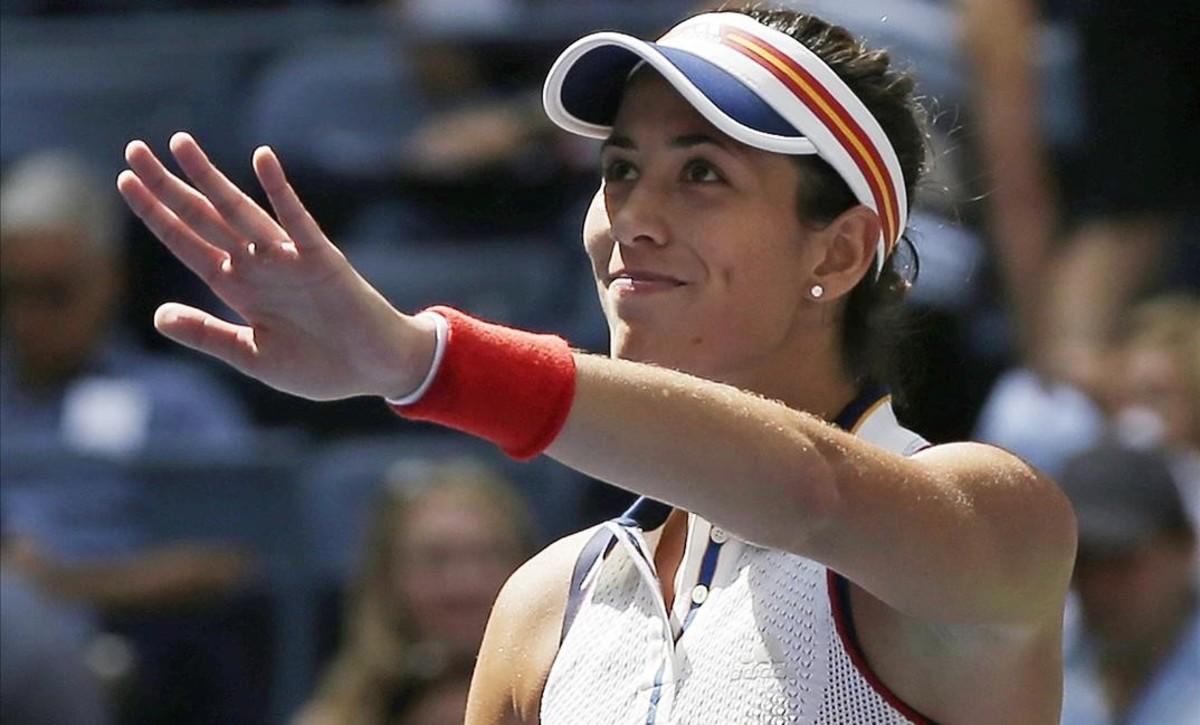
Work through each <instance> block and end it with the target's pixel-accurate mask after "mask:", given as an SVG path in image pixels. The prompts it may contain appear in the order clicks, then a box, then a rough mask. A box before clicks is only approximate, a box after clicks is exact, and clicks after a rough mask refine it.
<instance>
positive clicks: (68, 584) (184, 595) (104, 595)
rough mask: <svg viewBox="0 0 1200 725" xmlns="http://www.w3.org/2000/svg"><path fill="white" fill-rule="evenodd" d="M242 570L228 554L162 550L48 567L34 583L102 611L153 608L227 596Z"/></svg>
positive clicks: (181, 549) (65, 597)
mask: <svg viewBox="0 0 1200 725" xmlns="http://www.w3.org/2000/svg"><path fill="white" fill-rule="evenodd" d="M241 569H242V565H241V564H240V563H239V562H237V561H235V560H234V559H233V558H232V557H231V556H230V555H229V554H227V553H224V552H213V553H211V554H208V553H206V552H204V551H203V550H199V549H197V550H192V549H185V548H180V549H174V548H172V549H162V550H156V551H150V552H146V553H143V554H138V555H135V556H132V557H128V558H123V559H120V560H114V561H102V562H87V563H50V564H48V565H47V566H45V567H43V568H42V570H41V571H40V572H39V574H38V579H39V581H40V582H41V583H42V585H43V586H45V587H46V588H47V590H49V591H50V592H52V593H53V594H54V595H55V596H58V597H61V598H63V599H67V600H71V601H76V602H81V603H85V604H88V605H90V606H93V607H98V608H100V609H124V608H140V607H152V606H157V605H167V604H172V603H178V602H185V601H189V600H193V599H195V598H197V597H205V596H212V595H215V594H219V593H221V592H224V591H227V590H228V589H229V588H230V587H232V586H233V585H234V583H235V582H236V580H237V579H238V578H239V577H240V576H241V574H240V572H241Z"/></svg>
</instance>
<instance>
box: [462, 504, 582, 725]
mask: <svg viewBox="0 0 1200 725" xmlns="http://www.w3.org/2000/svg"><path fill="white" fill-rule="evenodd" d="M597 528H598V527H592V528H589V529H585V530H583V531H580V532H577V533H574V534H571V535H569V536H566V537H563V538H562V539H559V540H558V541H555V542H554V543H552V544H550V545H549V546H547V547H546V548H545V549H543V550H542V551H541V552H540V553H539V554H537V555H536V556H534V557H533V558H532V559H530V560H529V561H528V562H526V563H525V564H524V565H522V566H521V567H520V568H519V569H517V571H516V572H514V573H513V574H512V576H511V577H509V579H508V581H507V582H505V584H504V587H503V588H502V589H501V590H500V594H499V595H498V596H497V597H496V603H495V605H494V606H493V607H492V615H491V619H490V620H489V621H488V626H487V633H486V634H485V635H484V640H483V645H482V646H481V648H480V652H479V661H478V663H477V665H476V669H475V677H474V680H473V682H472V684H471V698H470V704H469V708H468V722H470V723H472V724H487V725H491V724H492V723H512V722H527V723H535V722H537V721H538V711H539V708H540V705H541V697H542V688H543V687H544V686H545V683H546V678H547V677H548V676H549V674H550V667H551V665H552V664H553V663H554V658H555V656H556V655H557V654H558V643H559V635H560V633H561V627H562V621H563V614H564V612H565V611H566V605H567V594H568V589H569V587H570V582H571V574H572V572H573V570H574V568H575V562H576V560H577V559H578V558H579V554H580V551H581V550H582V549H583V547H584V545H585V544H586V543H587V542H588V540H589V539H590V538H591V537H592V535H593V534H594V533H595V531H596V529H597Z"/></svg>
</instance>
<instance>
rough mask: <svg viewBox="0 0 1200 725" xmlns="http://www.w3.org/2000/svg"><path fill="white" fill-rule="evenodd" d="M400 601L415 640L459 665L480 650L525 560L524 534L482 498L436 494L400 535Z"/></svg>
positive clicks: (413, 512) (416, 509)
mask: <svg viewBox="0 0 1200 725" xmlns="http://www.w3.org/2000/svg"><path fill="white" fill-rule="evenodd" d="M395 545H396V547H397V550H398V551H397V556H396V558H395V561H396V567H397V570H396V572H395V575H394V581H395V586H396V596H397V597H398V601H401V602H404V603H405V604H406V606H407V607H408V609H409V610H410V612H411V615H412V621H413V625H414V632H415V636H416V637H417V638H418V639H422V640H432V641H437V642H441V643H442V644H444V645H445V646H446V647H447V648H448V649H449V654H450V656H451V658H452V659H454V660H455V661H463V660H464V658H465V659H468V660H469V659H470V658H473V657H474V656H475V654H476V652H478V650H479V643H480V641H481V640H482V638H483V630H484V627H485V626H486V625H487V619H488V615H489V614H490V612H491V608H492V602H494V601H495V599H496V595H497V594H498V593H499V592H500V587H501V586H502V585H503V584H504V582H505V580H506V579H507V578H508V576H509V574H511V573H512V572H513V571H514V570H515V569H516V568H517V566H518V565H519V564H520V562H521V557H522V549H521V545H520V541H519V539H518V535H517V533H516V532H515V531H514V530H513V527H512V526H511V525H509V524H508V523H507V522H506V521H505V520H504V519H503V515H502V514H501V513H500V512H499V511H498V510H496V509H494V508H492V507H489V506H488V505H487V504H486V502H484V501H482V500H480V499H478V498H466V497H463V496H461V495H454V492H434V493H431V494H429V495H426V496H424V497H422V498H421V499H419V500H418V501H416V502H415V503H414V504H413V506H412V508H411V509H410V511H409V513H408V515H407V516H406V521H405V525H404V526H403V527H401V529H400V531H399V532H398V534H397V541H396V544H395Z"/></svg>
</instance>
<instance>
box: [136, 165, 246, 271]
mask: <svg viewBox="0 0 1200 725" xmlns="http://www.w3.org/2000/svg"><path fill="white" fill-rule="evenodd" d="M117 190H118V191H120V192H121V196H122V197H124V199H125V203H126V204H128V205H129V208H130V209H131V210H132V211H133V213H134V214H136V215H137V217H138V218H139V219H141V220H142V221H143V222H144V223H145V224H146V226H147V227H149V229H150V231H151V232H153V233H154V236H156V237H158V238H159V240H160V241H161V242H162V243H163V245H164V246H166V248H167V249H169V250H171V254H174V255H175V256H176V257H177V258H178V259H179V261H181V262H183V264H184V265H185V266H186V267H187V268H188V269H190V270H192V272H194V273H195V274H196V276H197V277H199V278H200V279H201V280H203V281H204V283H205V284H207V285H208V286H209V287H214V286H215V285H216V283H217V282H218V275H219V274H220V272H221V270H222V269H223V268H224V266H225V265H226V263H227V261H228V259H229V255H228V254H226V253H225V252H223V251H221V250H220V249H217V248H216V247H214V246H213V245H211V244H209V243H208V242H206V241H204V240H203V239H201V238H200V237H199V236H197V235H196V233H195V232H193V231H192V230H191V229H190V228H188V226H187V225H186V224H184V223H183V222H182V221H180V219H179V217H177V216H175V214H174V212H172V211H171V210H170V209H168V208H167V207H166V206H165V205H164V204H163V203H162V202H161V201H159V200H158V197H156V196H155V195H154V194H153V193H151V192H150V190H149V189H147V188H146V185H145V184H144V183H143V182H142V180H141V179H140V178H139V177H138V176H137V174H135V173H133V172H132V171H129V170H125V171H122V172H121V173H120V174H119V175H118V176H117Z"/></svg>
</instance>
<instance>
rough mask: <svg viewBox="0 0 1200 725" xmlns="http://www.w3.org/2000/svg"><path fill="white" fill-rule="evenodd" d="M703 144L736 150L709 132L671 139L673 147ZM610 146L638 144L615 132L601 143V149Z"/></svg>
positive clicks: (683, 147) (685, 147)
mask: <svg viewBox="0 0 1200 725" xmlns="http://www.w3.org/2000/svg"><path fill="white" fill-rule="evenodd" d="M703 144H712V145H713V146H716V147H717V148H720V149H724V150H725V151H730V152H734V148H733V147H731V145H730V144H728V143H722V141H721V140H720V139H718V138H717V137H715V136H710V135H709V134H707V133H691V134H685V135H683V136H676V137H675V138H673V139H671V148H677V149H687V148H692V147H693V146H700V145H703ZM610 147H614V148H619V149H630V150H636V149H637V144H636V143H634V142H633V139H631V138H629V137H628V136H620V135H617V134H613V135H612V136H609V137H608V138H606V139H604V143H602V144H601V145H600V150H601V151H603V150H604V149H607V148H610Z"/></svg>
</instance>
